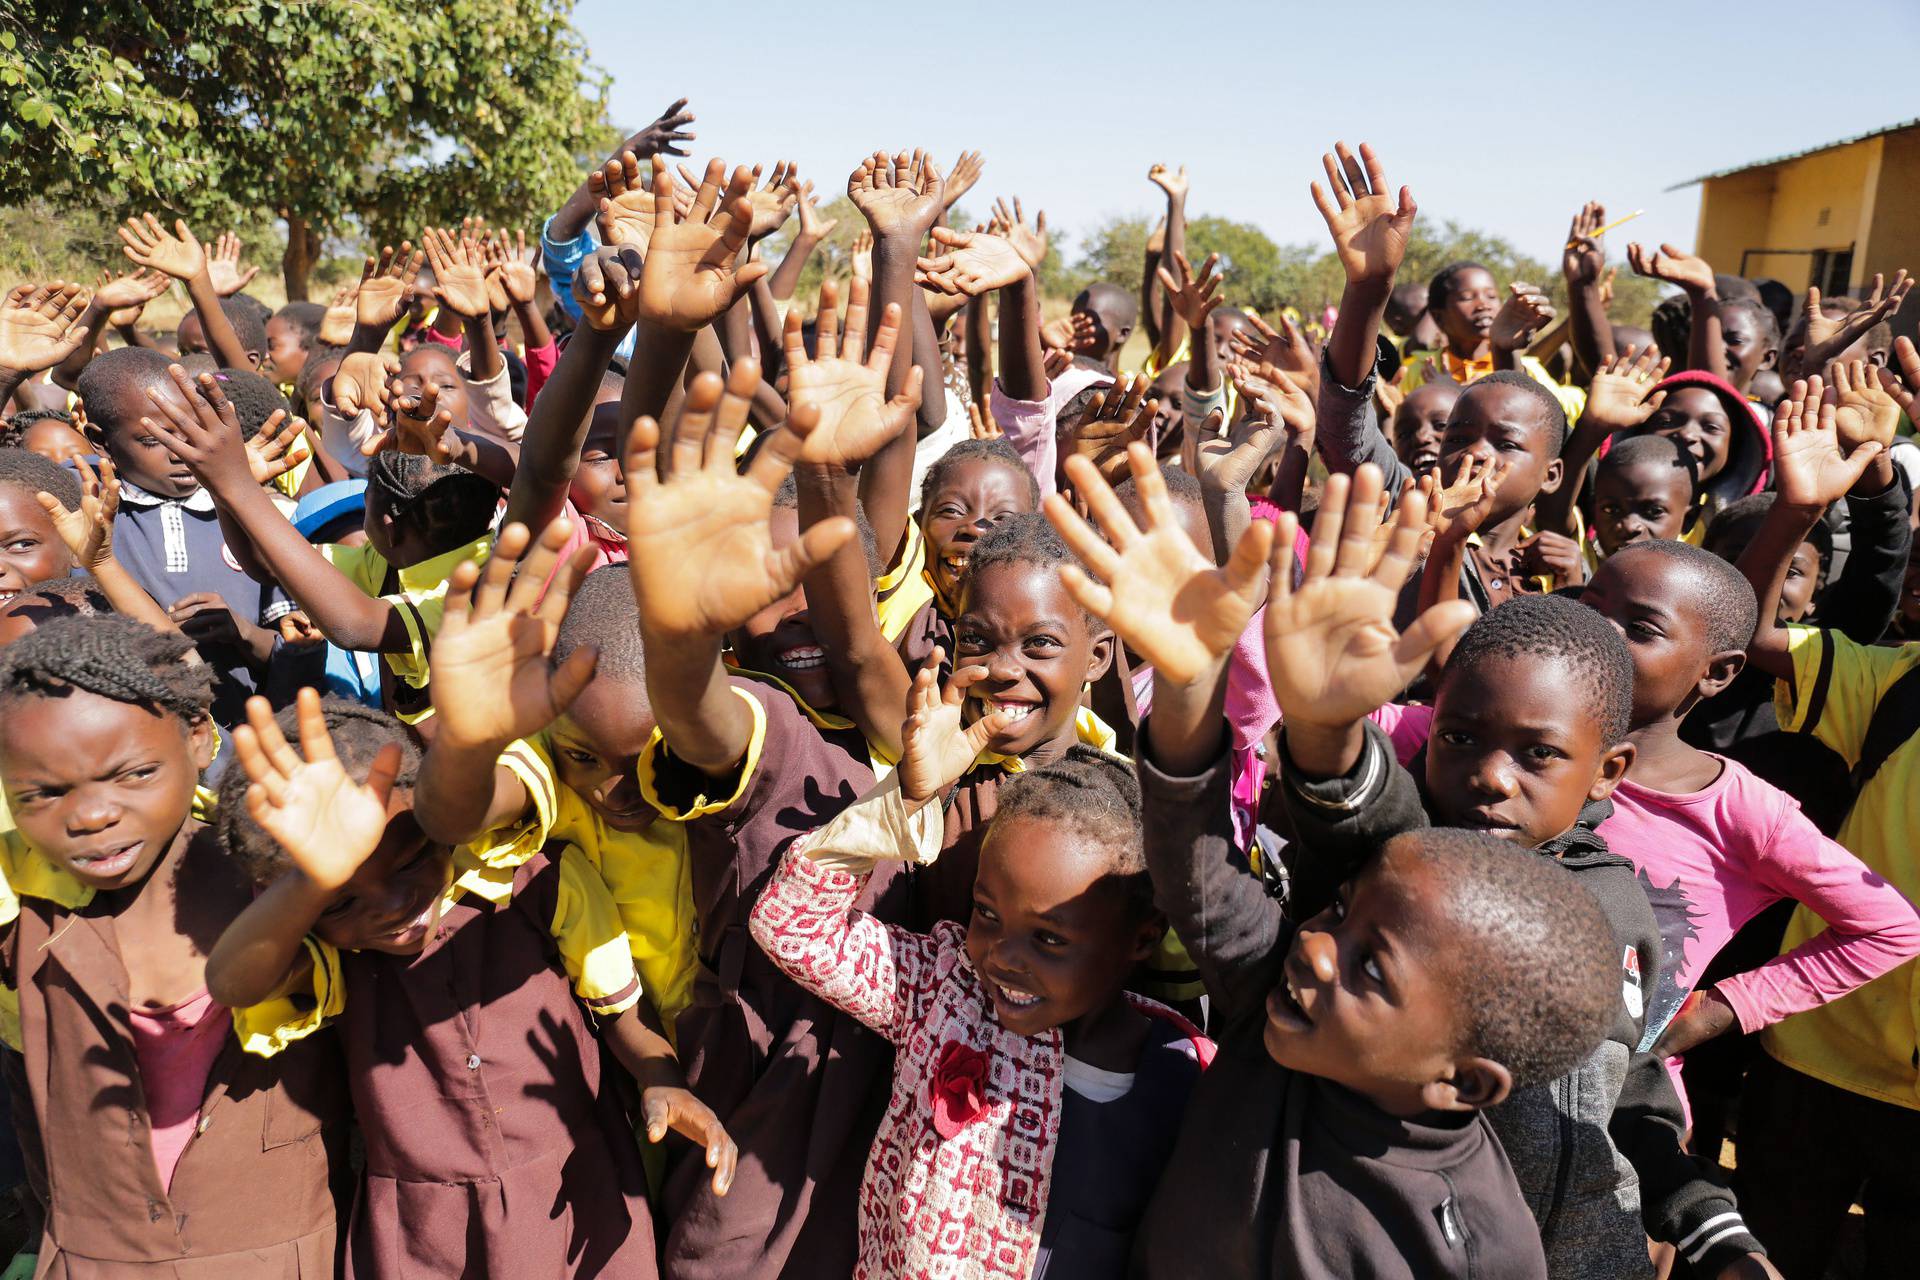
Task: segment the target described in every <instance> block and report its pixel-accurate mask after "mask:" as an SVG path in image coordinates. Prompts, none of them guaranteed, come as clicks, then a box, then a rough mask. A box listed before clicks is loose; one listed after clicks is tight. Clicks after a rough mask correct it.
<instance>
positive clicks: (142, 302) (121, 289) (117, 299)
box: [93, 267, 172, 328]
mask: <svg viewBox="0 0 1920 1280" xmlns="http://www.w3.org/2000/svg"><path fill="white" fill-rule="evenodd" d="M171 283H172V280H171V279H170V278H169V277H168V275H167V273H166V272H164V271H152V270H149V269H148V268H146V267H139V268H136V269H135V270H132V271H129V272H127V273H126V274H125V275H123V276H116V275H113V274H112V273H111V272H107V271H102V272H101V273H100V282H99V284H97V285H96V286H95V287H94V290H93V305H94V306H96V307H99V308H100V309H101V310H102V311H107V312H111V313H112V314H111V315H109V316H108V317H107V323H108V324H111V325H113V326H115V327H116V328H117V327H120V326H123V325H129V324H132V323H133V322H134V321H135V320H138V319H139V318H140V312H141V310H142V309H144V308H145V307H146V305H147V304H148V303H149V302H152V301H153V300H154V299H155V298H157V297H159V296H160V295H161V294H163V293H165V292H166V290H167V286H168V285H169V284H171ZM125 312H131V313H132V314H131V315H127V316H126V317H125V318H124V319H122V318H121V317H122V314H123V313H125Z"/></svg>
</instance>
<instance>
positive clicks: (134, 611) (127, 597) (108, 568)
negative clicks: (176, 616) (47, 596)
mask: <svg viewBox="0 0 1920 1280" xmlns="http://www.w3.org/2000/svg"><path fill="white" fill-rule="evenodd" d="M92 573H93V579H94V581H95V582H98V583H99V584H100V590H101V591H102V592H104V593H105V594H106V597H107V603H109V604H111V605H112V606H113V611H114V612H115V613H120V614H125V615H126V616H127V617H129V618H132V619H134V620H135V621H136V622H144V623H146V624H147V625H148V626H150V627H152V628H153V629H154V630H155V631H178V630H180V628H179V626H178V625H177V624H176V623H175V622H174V620H173V618H172V616H171V615H170V614H168V613H167V611H166V610H165V609H162V608H161V607H160V605H159V603H158V602H156V601H155V600H154V598H153V597H152V596H150V595H148V594H147V592H146V589H145V588H144V587H142V586H141V585H140V584H139V583H137V582H135V581H134V580H133V575H132V574H130V573H128V572H127V567H126V566H125V565H123V564H121V563H120V561H119V559H118V558H117V557H115V556H112V555H109V556H108V557H107V558H106V559H105V560H102V561H100V562H99V563H98V564H95V565H94V566H93V567H92Z"/></svg>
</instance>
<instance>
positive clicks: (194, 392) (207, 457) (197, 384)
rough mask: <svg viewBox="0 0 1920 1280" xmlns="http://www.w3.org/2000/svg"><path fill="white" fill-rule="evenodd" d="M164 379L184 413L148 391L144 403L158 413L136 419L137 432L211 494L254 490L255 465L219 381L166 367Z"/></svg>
mask: <svg viewBox="0 0 1920 1280" xmlns="http://www.w3.org/2000/svg"><path fill="white" fill-rule="evenodd" d="M167 376H168V377H169V378H172V379H173V385H174V387H175V389H176V390H178V391H179V393H180V397H181V400H182V402H184V404H185V405H186V407H185V408H181V407H180V405H179V404H176V403H174V401H172V400H170V399H168V398H167V397H166V396H163V395H161V394H160V389H159V388H158V387H148V388H147V400H148V402H149V403H151V404H152V405H153V407H154V410H155V411H156V412H155V413H154V414H153V415H152V416H149V417H144V418H142V419H140V425H141V427H143V428H144V429H145V430H146V431H148V432H149V433H150V434H152V436H153V437H154V438H155V439H157V440H158V441H159V442H160V443H161V444H163V445H165V446H166V447H167V450H168V452H170V453H172V454H173V456H174V457H176V458H178V459H180V461H182V462H184V463H186V464H187V468H188V470H190V471H192V472H193V474H194V477H195V478H196V479H197V480H199V481H200V483H201V484H203V485H205V486H206V487H207V488H208V489H209V490H210V491H212V492H213V493H214V494H216V495H218V494H219V493H221V492H222V491H225V492H233V491H234V490H235V489H237V488H238V487H239V486H241V485H250V484H253V483H254V479H253V464H252V463H251V462H250V461H249V460H248V458H247V448H246V444H245V443H244V442H243V441H242V440H241V438H240V418H239V415H237V414H236V413H235V412H234V409H233V402H232V401H230V400H228V399H227V393H226V392H225V391H224V390H223V389H222V388H221V386H220V382H219V379H217V378H215V377H214V376H213V375H212V374H211V373H203V374H201V375H200V376H199V377H198V378H197V379H196V378H190V377H188V376H187V371H186V370H185V369H182V368H181V367H180V366H179V365H177V364H170V365H168V366H167ZM163 419H164V421H162V420H163Z"/></svg>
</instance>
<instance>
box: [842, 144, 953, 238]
mask: <svg viewBox="0 0 1920 1280" xmlns="http://www.w3.org/2000/svg"><path fill="white" fill-rule="evenodd" d="M944 190H945V188H944V186H943V184H942V183H941V181H940V170H939V169H938V167H937V166H935V165H934V163H933V161H932V159H931V158H930V157H928V156H927V155H926V154H925V153H923V152H918V151H916V152H914V153H913V154H912V155H908V154H907V153H906V152H904V151H903V152H901V153H900V154H899V155H898V156H895V157H893V158H891V159H889V158H888V156H887V154H886V153H885V152H883V151H876V152H875V153H874V154H873V155H871V156H869V157H868V158H867V159H866V160H863V161H862V162H861V164H860V167H859V168H858V169H855V170H854V171H853V174H852V176H850V177H849V178H848V179H847V198H848V199H850V200H852V201H853V207H854V208H856V209H858V210H859V211H860V212H861V214H862V215H863V216H864V217H865V218H866V220H867V225H868V226H870V227H872V228H873V234H874V235H876V236H882V237H885V236H896V235H900V236H912V237H914V238H915V240H916V241H917V240H918V238H919V237H920V236H923V235H925V234H926V233H927V229H928V228H929V227H931V226H932V225H933V223H934V220H935V219H936V218H938V217H939V216H940V211H941V203H940V201H941V195H942V192H943V191H944Z"/></svg>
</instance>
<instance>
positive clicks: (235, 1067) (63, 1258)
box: [0, 897, 349, 1280]
mask: <svg viewBox="0 0 1920 1280" xmlns="http://www.w3.org/2000/svg"><path fill="white" fill-rule="evenodd" d="M0 953H3V954H4V964H5V967H6V968H7V969H8V970H9V972H8V973H7V974H6V977H7V979H8V980H9V981H10V982H11V983H12V984H13V985H14V986H15V987H16V988H17V989H18V990H19V992H20V1030H21V1037H22V1041H23V1049H24V1054H23V1058H22V1060H21V1061H20V1063H19V1064H18V1066H19V1067H20V1068H21V1069H22V1070H23V1072H24V1075H25V1083H26V1088H27V1092H28V1094H29V1097H30V1105H29V1104H28V1101H27V1100H23V1099H18V1097H17V1094H16V1104H15V1111H14V1115H15V1117H16V1123H17V1124H18V1127H19V1134H20V1139H21V1146H22V1150H23V1154H24V1155H25V1156H26V1161H27V1168H28V1171H29V1172H28V1179H29V1182H30V1183H31V1184H32V1185H33V1187H34V1190H35V1192H36V1194H38V1195H39V1196H40V1197H41V1200H42V1202H43V1203H44V1204H46V1205H47V1220H46V1229H45V1232H44V1234H43V1235H42V1237H41V1240H40V1257H39V1267H38V1269H37V1270H36V1271H35V1272H34V1275H35V1277H36V1280H42V1278H49V1277H50V1278H51V1280H121V1278H122V1277H133V1276H153V1275H164V1276H168V1277H171V1278H172V1280H228V1278H229V1277H230V1278H231V1280H294V1278H295V1277H297V1278H298V1280H331V1278H332V1277H333V1275H334V1274H335V1254H336V1245H337V1240H338V1236H339V1227H338V1223H337V1220H336V1217H335V1212H334V1205H335V1192H336V1190H339V1191H340V1192H342V1193H343V1194H344V1191H345V1186H344V1183H345V1181H346V1179H347V1177H348V1176H349V1174H348V1168H347V1161H346V1132H347V1126H346V1123H345V1121H346V1118H347V1098H346V1089H345V1086H344V1075H343V1070H342V1064H341V1060H340V1052H339V1045H338V1042H337V1041H336V1039H335V1037H334V1035H333V1034H332V1033H331V1032H328V1031H320V1032H317V1033H315V1034H313V1035H310V1036H307V1037H306V1038H304V1039H302V1040H299V1041H297V1042H295V1043H294V1044H292V1045H291V1046H289V1047H288V1048H287V1049H286V1050H284V1051H283V1052H281V1053H279V1054H277V1055H275V1056H274V1057H271V1058H262V1057H258V1056H256V1055H253V1054H249V1053H245V1052H243V1051H242V1050H241V1048H240V1042H239V1040H238V1038H236V1037H235V1036H234V1035H233V1034H232V1033H231V1032H230V1033H229V1034H228V1037H227V1042H226V1045H225V1047H224V1048H222V1049H221V1051H220V1055H219V1057H218V1058H216V1059H215V1060H214V1064H213V1069H212V1070H211V1071H210V1072H209V1073H208V1075H207V1091H206V1100H205V1101H204V1102H202V1103H201V1106H200V1121H199V1124H198V1126H197V1127H196V1129H195V1132H194V1135H193V1137H192V1138H191V1139H189V1140H188V1143H187V1146H186V1149H185V1150H184V1151H183V1152H182V1153H181V1155H180V1163H179V1164H178V1165H177V1166H176V1167H175V1169H174V1173H173V1182H172V1185H171V1186H170V1187H167V1186H162V1185H161V1183H160V1173H159V1170H158V1169H156V1168H155V1167H154V1162H153V1147H152V1142H151V1136H150V1130H149V1119H148V1115H147V1106H146V1098H145V1093H144V1090H143V1089H142V1086H141V1082H140V1069H139V1065H138V1060H137V1059H136V1057H135V1056H134V1047H133V1031H132V1025H131V1021H130V1013H129V1010H130V1007H131V998H130V996H129V994H128V980H127V969H126V965H125V964H124V963H123V962H122V960H121V956H120V948H119V944H118V941H117V938H116V934H115V931H114V923H113V918H112V917H111V916H109V915H107V914H105V912H104V911H101V910H100V909H99V904H98V902H97V901H96V902H95V903H94V904H91V905H89V906H87V907H82V908H80V909H78V910H69V909H67V908H65V907H62V906H59V905H58V904H56V903H52V902H49V901H46V900H44V899H40V898H31V897H28V898H22V899H21V904H20V918H19V920H18V921H17V922H16V923H15V924H14V925H13V926H12V927H11V928H10V929H9V930H8V936H7V937H6V939H5V941H4V946H0ZM40 1135H48V1136H49V1137H50V1138H51V1141H48V1142H42V1141H41V1139H40ZM335 1182H339V1183H340V1184H342V1185H340V1186H338V1187H336V1186H335V1185H334V1183H335Z"/></svg>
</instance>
